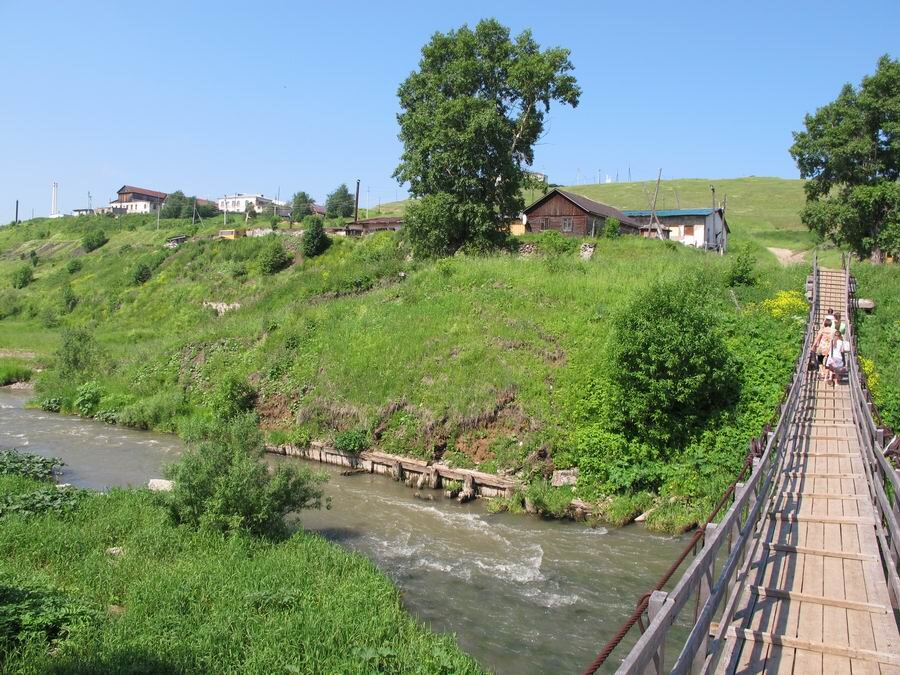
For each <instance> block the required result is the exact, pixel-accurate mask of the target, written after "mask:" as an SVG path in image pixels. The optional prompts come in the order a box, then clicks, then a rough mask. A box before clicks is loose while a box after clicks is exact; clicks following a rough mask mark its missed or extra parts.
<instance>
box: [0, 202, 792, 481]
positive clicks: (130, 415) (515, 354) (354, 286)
mask: <svg viewBox="0 0 900 675" xmlns="http://www.w3.org/2000/svg"><path fill="white" fill-rule="evenodd" d="M98 223H99V224H101V225H103V227H104V229H105V230H106V233H107V235H108V236H109V242H108V243H107V244H106V245H105V246H103V247H102V248H100V249H98V250H96V251H93V252H91V253H89V254H86V255H84V254H79V253H78V251H79V241H80V238H81V237H82V236H83V233H84V232H85V231H87V230H88V229H90V228H91V227H96V225H97V224H98ZM218 227H219V224H218V223H214V224H212V223H209V222H207V223H204V225H203V226H202V227H198V228H196V229H195V230H194V231H189V228H190V224H189V223H185V222H183V221H172V222H170V221H165V220H164V221H162V223H161V227H160V229H159V230H157V229H156V223H155V222H153V221H152V220H151V219H146V218H142V217H140V216H131V217H125V218H122V219H120V220H118V221H115V220H111V219H102V218H101V219H78V220H77V221H70V220H66V221H61V222H60V221H57V223H53V224H52V228H51V224H50V223H48V222H46V221H36V222H33V223H27V224H23V225H21V226H19V227H18V228H14V229H7V230H3V231H0V252H2V253H0V282H2V280H3V279H4V278H5V277H6V275H7V274H8V273H9V272H10V271H11V269H14V266H15V265H17V264H20V263H19V256H21V255H26V256H27V251H29V250H31V249H32V248H35V247H41V246H43V245H44V243H45V242H47V241H50V242H52V243H53V245H54V246H55V248H54V249H52V250H51V249H45V252H44V254H43V255H41V254H39V264H38V266H37V268H36V272H37V278H36V280H35V281H34V282H33V283H32V284H31V285H30V286H29V287H27V288H26V289H23V290H18V291H14V290H13V289H9V290H3V291H0V293H2V294H3V295H2V296H0V302H3V303H5V307H6V308H7V312H6V318H5V319H3V320H0V335H10V336H11V335H15V336H16V339H15V342H14V345H13V346H15V347H16V348H19V349H25V348H29V347H30V348H33V349H35V350H36V351H38V352H39V355H40V357H41V358H44V359H46V358H47V357H48V356H49V355H50V354H52V352H53V350H54V349H55V347H56V345H57V344H58V341H59V336H60V334H61V332H62V331H63V330H65V329H66V328H73V327H74V328H78V327H82V328H86V329H88V330H89V331H91V332H92V333H93V335H94V336H95V338H96V341H97V344H98V357H97V359H96V363H95V364H94V365H93V366H92V368H91V369H90V371H89V372H85V373H83V374H80V375H78V376H76V377H72V376H69V375H66V376H64V377H58V376H57V372H56V370H55V369H54V367H53V363H52V360H51V362H50V363H49V366H50V367H49V368H48V369H47V371H46V372H45V373H44V374H42V375H41V377H39V378H38V379H37V386H38V395H37V397H38V399H39V400H40V399H43V398H48V397H55V398H59V399H61V403H62V408H63V410H64V411H67V410H73V409H74V402H75V398H76V394H77V391H76V390H77V388H78V387H79V386H80V385H81V384H83V383H84V382H85V381H87V380H88V379H93V380H96V381H97V383H98V385H99V388H100V390H101V392H102V400H101V402H100V404H99V406H98V407H97V410H98V411H103V412H104V419H118V420H119V421H120V422H124V423H127V424H130V425H133V426H136V427H139V428H155V429H159V430H164V431H175V432H179V433H181V434H182V435H189V434H190V430H191V429H192V428H195V427H196V424H195V420H196V419H198V418H203V417H204V416H207V415H209V414H211V408H210V406H211V405H212V401H213V398H214V397H213V393H214V389H215V385H216V383H217V382H219V381H221V380H222V378H223V377H224V376H226V375H229V376H231V375H234V376H235V377H237V378H240V379H243V380H246V381H247V382H250V383H252V386H253V388H254V390H255V391H256V393H257V395H258V398H257V410H258V412H259V414H260V416H261V421H262V424H263V426H264V427H265V428H266V429H268V430H270V431H271V432H272V433H273V434H274V435H275V437H277V438H285V437H292V438H293V437H296V438H312V439H321V440H325V441H332V442H333V441H334V439H335V438H336V437H337V435H338V434H341V433H342V432H346V431H348V430H360V431H365V432H368V433H369V434H371V439H372V441H373V445H374V446H375V447H377V448H379V449H383V450H388V451H391V452H399V453H402V454H407V455H412V456H418V457H426V458H431V457H434V456H439V455H441V454H447V456H448V457H455V458H456V459H457V460H461V459H465V460H466V463H467V464H471V465H478V466H480V467H481V468H483V469H484V470H489V471H499V470H507V471H512V472H516V473H519V474H520V475H522V476H523V477H524V478H526V479H528V478H530V477H531V476H532V475H533V469H534V461H535V460H534V454H535V453H536V452H537V451H538V450H539V449H540V448H542V447H546V448H547V449H548V450H549V453H550V455H551V458H552V460H553V461H554V462H556V463H557V468H565V467H567V466H573V465H575V464H576V463H577V461H578V460H577V457H576V456H575V455H573V453H572V448H573V442H574V441H573V438H574V434H575V432H576V431H577V426H578V425H579V424H581V423H582V421H583V420H584V419H585V418H584V415H585V413H584V410H585V398H586V397H587V396H588V395H589V392H591V391H595V390H596V382H595V380H596V377H597V373H598V372H600V371H601V370H602V367H603V365H604V359H605V356H604V354H605V344H606V340H607V335H608V331H609V320H610V317H611V316H612V315H613V314H614V313H615V311H616V308H617V307H619V306H620V305H621V303H622V302H623V301H624V300H625V299H626V298H628V297H630V296H632V295H633V294H635V293H638V294H639V293H641V292H642V289H643V288H644V287H645V286H646V285H647V284H648V283H650V282H651V281H653V280H655V279H658V278H663V277H670V278H675V279H677V280H679V281H680V282H681V283H698V284H701V285H703V286H704V287H708V288H709V290H710V291H711V295H710V298H709V302H712V303H713V306H714V307H715V311H716V312H717V313H719V314H720V315H721V317H722V318H723V320H726V322H727V323H728V325H729V328H728V331H729V332H733V333H734V339H733V340H732V343H733V344H734V345H735V348H736V349H738V350H739V351H740V352H741V353H742V354H746V355H747V357H748V359H750V360H753V359H755V358H756V357H755V356H754V355H755V354H758V353H767V354H770V356H771V358H774V359H775V361H774V362H773V363H774V364H775V367H771V368H767V369H765V370H762V371H761V372H760V373H756V374H754V375H753V377H755V378H761V380H760V382H758V383H756V384H754V385H753V386H752V387H748V388H747V390H746V391H747V394H746V395H747V397H749V398H746V399H745V400H744V402H743V404H741V406H742V407H740V410H741V411H743V412H738V415H739V416H742V417H740V419H742V420H743V422H741V424H743V425H745V427H746V428H745V431H743V432H742V434H743V435H745V436H746V438H749V437H750V436H752V435H754V434H756V433H757V432H758V430H759V427H760V426H762V424H763V423H765V422H766V421H767V420H768V416H769V415H771V412H772V410H774V408H775V404H776V403H777V399H778V397H779V396H780V392H781V387H782V386H783V383H784V382H785V381H786V377H787V373H788V372H789V368H790V365H791V361H792V359H793V356H794V351H795V349H796V345H795V344H794V343H795V341H796V337H797V336H796V330H795V329H796V325H795V324H793V323H791V321H792V319H787V320H785V321H782V322H781V323H779V322H778V321H775V323H774V324H773V323H772V321H773V320H772V319H771V318H770V317H768V314H767V313H766V312H765V311H763V310H761V309H760V304H759V303H760V302H761V301H762V300H764V299H766V298H770V297H772V296H774V295H775V294H776V293H777V292H778V291H781V290H785V289H801V288H802V283H803V274H804V272H803V270H802V269H799V268H796V269H786V268H781V267H780V266H778V265H777V264H776V263H775V261H774V259H772V258H771V257H770V256H768V255H764V256H762V257H761V262H760V269H759V271H760V276H761V278H762V282H761V283H760V284H759V285H758V286H755V287H749V288H748V287H740V288H737V289H734V290H732V289H729V288H727V287H726V285H725V281H724V280H725V278H726V276H727V271H728V266H729V264H730V260H729V258H727V257H726V258H722V257H719V256H714V255H708V254H706V253H704V252H701V251H696V250H693V249H689V248H685V247H681V246H678V245H675V244H671V243H669V244H667V243H664V242H656V241H647V240H640V239H637V238H631V237H622V238H619V239H617V240H612V241H611V240H600V241H598V242H597V251H596V253H595V256H594V258H593V259H592V260H591V261H581V260H579V259H578V257H577V254H576V253H575V252H574V248H577V242H571V243H572V244H573V246H574V248H573V250H572V252H569V253H561V254H559V255H549V256H537V257H535V258H532V259H523V258H519V257H516V256H508V255H506V256H502V255H498V256H492V257H481V258H478V257H462V258H459V257H458V258H452V259H447V260H442V261H437V262H427V261H424V262H423V261H415V260H412V261H410V260H407V258H406V248H405V246H404V245H403V243H402V233H400V234H399V235H396V234H391V233H383V234H379V235H376V236H373V237H367V238H365V239H363V240H351V239H345V238H335V240H334V242H333V245H332V246H331V247H330V248H329V249H328V250H327V251H326V252H325V253H324V254H323V255H322V256H320V257H318V258H314V259H311V260H303V259H301V258H300V257H299V255H298V257H297V260H296V263H295V264H294V265H293V266H291V267H290V268H288V269H287V270H284V271H282V272H280V273H278V274H274V275H264V274H262V273H261V272H260V271H259V267H258V262H257V257H258V255H259V253H260V251H261V250H263V249H264V248H265V247H266V246H267V242H266V241H264V240H262V239H242V240H238V241H216V240H213V239H212V238H211V236H212V235H213V234H214V232H215V231H216V229H217V228H218ZM182 231H186V232H188V233H189V234H192V236H193V240H192V241H190V242H188V243H186V244H184V245H183V246H182V247H180V248H179V249H178V250H176V251H168V252H166V251H164V250H163V249H161V244H162V243H163V242H164V241H165V238H166V237H167V236H170V235H171V234H172V233H174V232H182ZM283 241H284V242H285V244H286V245H288V246H291V245H296V242H295V241H294V240H293V239H292V238H287V237H286V238H284V240H283ZM53 251H56V252H55V253H54V252H53ZM72 259H77V260H79V261H80V263H81V266H80V269H78V270H76V271H74V272H71V271H69V269H68V263H69V261H70V260H72ZM142 261H149V262H150V263H152V265H151V266H152V267H154V272H153V275H152V277H151V278H150V279H149V280H148V281H147V282H146V283H144V284H142V285H135V284H134V282H133V281H132V274H131V272H132V270H133V269H134V267H135V266H136V265H138V264H140V263H141V262H142ZM67 288H69V289H71V294H74V296H75V298H76V299H77V303H76V304H75V306H74V308H71V307H66V306H65V304H64V302H63V298H64V295H65V293H66V292H67V290H66V289H67ZM204 301H215V302H225V303H233V302H237V303H240V304H241V307H240V309H237V310H234V311H231V312H228V313H226V314H225V315H224V316H221V317H218V316H215V314H214V313H213V312H212V310H210V309H207V308H204V307H203V306H202V303H203V302H204ZM739 308H740V309H739ZM740 321H747V322H750V323H752V324H755V325H758V326H760V327H761V326H765V327H766V329H765V330H764V331H763V330H761V329H760V330H757V331H751V332H750V333H749V336H747V335H745V334H746V333H747V331H745V330H743V328H742V327H741V325H740V324H739V322H740ZM776 324H777V325H776ZM748 372H749V371H748ZM755 372H756V371H754V373H755ZM751 399H752V401H753V403H752V405H751V404H750V402H751ZM770 399H771V400H770ZM751 409H752V412H747V411H749V410H751ZM728 438H731V436H729V437H728ZM746 438H744V439H743V440H742V439H741V438H740V437H735V438H734V440H733V441H729V443H728V450H727V452H725V453H724V454H723V455H722V456H720V458H719V460H717V461H715V462H711V466H712V467H713V469H712V470H713V471H714V472H715V471H723V472H724V474H722V475H727V474H728V472H729V471H730V466H731V464H733V463H734V461H739V459H740V458H741V457H742V456H743V454H744V453H745V451H746V447H745V443H746ZM726 455H727V457H726ZM735 458H736V459H735ZM454 461H456V460H454ZM704 484H706V485H708V486H710V489H714V487H715V486H717V485H718V482H716V481H712V480H707V481H704ZM589 492H590V491H589ZM694 492H696V490H694Z"/></svg>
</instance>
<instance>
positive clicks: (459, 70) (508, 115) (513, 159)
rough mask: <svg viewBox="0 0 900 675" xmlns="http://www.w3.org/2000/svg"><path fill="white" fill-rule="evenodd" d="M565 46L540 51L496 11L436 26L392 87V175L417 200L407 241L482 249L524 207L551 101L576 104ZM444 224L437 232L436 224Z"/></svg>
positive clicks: (435, 249) (436, 250)
mask: <svg viewBox="0 0 900 675" xmlns="http://www.w3.org/2000/svg"><path fill="white" fill-rule="evenodd" d="M572 69H573V66H572V63H571V62H570V61H569V50H567V49H562V48H558V47H557V48H551V49H546V50H543V51H542V50H541V49H540V46H539V45H538V44H537V42H535V40H534V38H533V37H532V35H531V32H530V31H527V30H526V31H524V32H522V33H521V34H520V35H518V36H517V37H516V38H515V39H512V38H511V37H510V32H509V29H508V28H506V27H505V26H503V25H501V24H500V23H499V22H497V21H496V20H494V19H486V20H483V21H480V22H479V23H478V25H477V26H476V27H475V29H474V30H472V29H470V28H469V27H468V26H463V27H462V28H460V29H459V30H454V31H450V32H449V33H435V35H434V36H433V37H432V38H431V41H430V42H428V44H426V45H425V46H424V47H423V48H422V59H421V61H420V62H419V69H418V70H416V71H414V72H413V73H412V74H411V75H410V76H409V77H408V78H407V79H406V80H405V81H404V82H403V83H402V84H401V85H400V88H399V91H398V96H399V98H400V108H401V112H400V114H399V115H398V116H397V120H398V122H399V124H400V140H401V141H402V142H403V148H404V150H403V155H402V157H401V161H400V165H399V166H398V167H397V169H396V171H395V172H394V177H395V178H396V179H397V180H398V181H399V182H401V183H404V182H408V183H409V185H410V194H411V195H412V196H413V197H417V198H419V199H420V201H419V202H418V204H416V205H414V206H413V208H412V209H411V210H410V211H409V213H408V214H407V222H406V229H407V231H408V234H409V237H410V241H411V243H412V244H413V246H414V247H416V248H417V249H418V250H419V252H421V253H428V254H437V255H443V254H448V253H452V252H453V251H455V250H457V249H458V248H460V247H461V246H463V245H470V246H474V247H476V248H483V247H487V246H490V245H492V244H493V243H495V242H496V241H497V239H498V238H499V237H500V236H501V233H502V231H503V229H504V227H505V225H506V223H507V222H508V221H509V220H510V219H511V218H513V217H515V216H516V215H517V214H518V213H520V212H521V211H522V209H523V208H524V202H523V200H522V195H521V189H522V187H523V185H524V184H525V167H526V166H528V165H530V164H531V162H532V161H533V160H534V145H535V143H536V142H537V140H538V139H539V138H540V136H541V134H542V133H543V131H544V119H545V116H546V115H547V113H548V112H549V110H550V103H551V102H552V101H558V102H560V103H564V104H568V105H571V106H573V107H574V106H576V105H578V100H579V96H580V95H581V90H580V88H579V87H578V85H577V83H576V82H575V78H574V76H573V75H572V74H571V71H572ZM436 229H437V230H442V231H441V232H434V231H433V230H436Z"/></svg>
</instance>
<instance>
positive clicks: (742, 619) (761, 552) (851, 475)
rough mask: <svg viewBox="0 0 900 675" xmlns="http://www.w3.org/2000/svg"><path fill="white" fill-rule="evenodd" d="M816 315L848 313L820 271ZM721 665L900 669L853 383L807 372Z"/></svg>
mask: <svg viewBox="0 0 900 675" xmlns="http://www.w3.org/2000/svg"><path fill="white" fill-rule="evenodd" d="M819 288H820V292H819V301H818V316H817V322H818V323H819V324H821V320H822V317H823V316H824V314H825V312H826V310H827V309H829V308H832V309H835V310H837V311H840V312H841V313H842V316H843V317H845V318H846V317H848V316H849V312H848V307H847V306H846V305H847V288H846V281H845V276H844V273H843V271H840V270H821V271H820V276H819ZM785 442H786V445H785V447H784V448H783V459H782V461H781V465H780V466H779V473H778V478H777V479H776V487H775V490H774V493H773V497H772V499H771V500H770V503H769V504H768V505H767V507H766V508H767V514H766V517H765V519H764V520H763V522H762V525H761V530H760V531H761V533H762V537H761V544H760V545H759V546H758V547H757V548H756V551H755V554H754V555H755V557H754V559H753V561H752V563H751V567H750V573H749V575H748V576H747V578H746V581H745V584H744V586H743V589H742V591H741V595H740V600H739V602H738V611H737V612H736V613H735V615H734V620H733V621H732V623H731V625H730V626H729V627H728V630H727V633H726V641H725V645H724V652H723V654H722V659H721V660H720V661H719V668H718V669H719V671H724V672H729V673H732V672H738V673H753V672H786V673H824V672H828V673H854V674H855V673H900V635H898V631H897V623H896V620H895V618H894V611H893V609H892V607H891V601H890V597H889V594H888V587H887V583H886V581H885V576H884V572H883V570H882V568H881V561H880V556H879V547H878V541H877V539H876V519H877V516H876V513H875V509H874V506H873V500H872V496H871V493H870V487H869V484H868V480H867V474H866V466H865V465H864V455H863V452H862V445H861V442H860V439H859V438H858V436H857V431H856V426H855V424H854V419H853V408H852V406H851V403H850V394H849V391H848V389H847V386H846V385H845V384H843V383H839V384H837V385H836V386H834V387H830V386H827V385H826V384H825V383H824V382H821V381H819V380H818V379H817V378H816V375H815V373H812V374H810V375H808V376H807V378H806V380H805V382H804V383H803V389H802V392H801V398H800V404H799V405H798V406H797V408H796V410H795V412H794V415H793V419H792V420H791V426H790V431H789V433H788V435H787V438H786V441H785Z"/></svg>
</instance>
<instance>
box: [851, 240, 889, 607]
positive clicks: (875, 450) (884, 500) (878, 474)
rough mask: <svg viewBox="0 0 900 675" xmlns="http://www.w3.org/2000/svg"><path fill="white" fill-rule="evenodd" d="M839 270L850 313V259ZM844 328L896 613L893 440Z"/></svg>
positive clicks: (853, 398) (853, 397) (855, 404)
mask: <svg viewBox="0 0 900 675" xmlns="http://www.w3.org/2000/svg"><path fill="white" fill-rule="evenodd" d="M843 267H844V274H845V281H846V284H847V285H846V288H847V307H848V308H849V309H850V310H851V311H854V310H856V309H857V307H856V303H855V294H854V290H853V289H854V286H855V284H851V276H850V256H846V257H845V258H844V260H843ZM847 328H848V332H849V333H850V336H849V340H848V341H849V343H850V358H849V359H848V360H847V369H848V373H847V379H848V384H849V389H850V401H851V406H852V407H853V409H854V410H855V412H856V414H854V416H853V419H854V421H855V424H856V429H857V433H858V434H859V438H860V440H861V441H862V449H863V453H864V455H865V462H864V466H865V469H866V474H867V476H868V479H869V480H868V484H869V491H870V493H871V497H872V502H873V504H874V505H875V510H876V521H877V524H876V536H877V538H878V545H879V549H880V551H881V557H882V567H883V571H884V572H885V576H886V578H887V581H888V591H889V594H890V598H891V604H892V605H893V607H894V609H897V608H898V607H900V475H898V472H897V470H896V469H895V468H894V467H893V465H892V464H891V460H890V459H888V457H887V456H886V455H885V451H886V450H887V449H888V448H889V447H890V446H891V444H892V443H893V442H894V441H896V438H897V437H896V436H894V437H893V438H892V439H891V438H890V436H892V433H891V432H890V430H888V429H886V428H884V427H882V426H879V425H878V424H877V423H876V421H875V415H876V414H877V409H876V408H875V406H874V404H873V403H872V400H871V394H870V393H869V391H868V389H867V388H866V387H865V386H864V381H865V378H864V377H863V376H861V370H860V367H859V353H858V351H857V344H856V331H855V330H853V327H852V325H851V324H850V323H849V322H848V324H847Z"/></svg>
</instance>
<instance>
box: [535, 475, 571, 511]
mask: <svg viewBox="0 0 900 675" xmlns="http://www.w3.org/2000/svg"><path fill="white" fill-rule="evenodd" d="M573 496H574V495H573V493H572V488H570V487H560V488H555V487H552V486H551V485H550V481H547V480H536V481H534V482H533V483H531V484H529V485H528V487H527V488H525V499H527V500H528V501H529V502H531V505H532V506H533V508H534V509H535V510H536V511H537V512H538V513H539V514H540V515H542V516H550V517H551V518H562V517H563V516H564V515H565V514H566V511H567V510H568V508H569V504H570V503H571V501H572V498H573Z"/></svg>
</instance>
